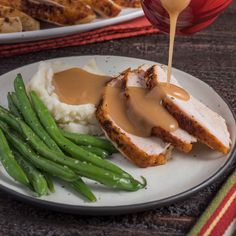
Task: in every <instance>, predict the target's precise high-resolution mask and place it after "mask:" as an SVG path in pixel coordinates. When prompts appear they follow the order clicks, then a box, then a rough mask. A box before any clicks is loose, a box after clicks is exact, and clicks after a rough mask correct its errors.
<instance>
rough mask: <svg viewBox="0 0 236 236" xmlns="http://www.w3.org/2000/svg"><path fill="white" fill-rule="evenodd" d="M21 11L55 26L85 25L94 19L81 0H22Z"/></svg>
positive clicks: (93, 14) (93, 15)
mask: <svg viewBox="0 0 236 236" xmlns="http://www.w3.org/2000/svg"><path fill="white" fill-rule="evenodd" d="M22 9H23V11H24V12H26V13H27V14H29V15H30V16H32V17H35V18H37V19H40V20H42V21H47V22H50V23H53V24H56V25H76V24H81V23H87V22H91V21H92V20H93V19H95V17H96V15H95V13H94V12H93V10H92V9H91V7H90V6H88V5H87V4H86V3H84V1H82V0H22Z"/></svg>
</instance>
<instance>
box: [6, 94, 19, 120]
mask: <svg viewBox="0 0 236 236" xmlns="http://www.w3.org/2000/svg"><path fill="white" fill-rule="evenodd" d="M7 101H8V108H9V110H10V112H11V113H12V114H13V115H14V116H16V117H20V113H19V111H18V109H17V107H16V106H15V104H14V103H13V100H12V96H11V93H8V94H7Z"/></svg>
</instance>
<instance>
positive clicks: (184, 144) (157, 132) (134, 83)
mask: <svg viewBox="0 0 236 236" xmlns="http://www.w3.org/2000/svg"><path fill="white" fill-rule="evenodd" d="M146 68H147V67H146V66H142V67H140V68H139V69H138V70H136V71H130V72H128V73H126V75H125V81H126V83H125V88H126V89H125V91H126V96H127V98H128V99H130V100H132V95H131V94H130V90H129V88H132V87H142V88H147V86H146V81H145V76H144V74H145V70H146ZM141 109H143V108H141ZM157 109H158V107H157ZM157 113H158V114H159V110H158V111H157ZM136 115H137V116H138V115H139V114H136ZM147 115H148V114H147ZM151 133H152V135H154V136H157V137H159V138H161V139H162V140H163V141H165V142H168V143H171V144H172V145H173V146H174V147H175V148H177V149H178V150H180V151H183V152H190V151H191V149H192V143H195V142H197V139H196V138H195V137H193V136H192V135H190V134H189V133H187V132H186V131H184V130H183V129H181V128H177V129H176V130H175V131H172V132H170V131H167V130H165V129H164V128H162V127H161V126H155V127H153V128H152V131H151Z"/></svg>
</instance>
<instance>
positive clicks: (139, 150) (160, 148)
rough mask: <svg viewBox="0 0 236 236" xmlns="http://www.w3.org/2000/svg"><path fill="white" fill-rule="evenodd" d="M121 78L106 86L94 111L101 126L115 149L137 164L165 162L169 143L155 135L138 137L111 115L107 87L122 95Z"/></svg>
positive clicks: (140, 165) (122, 84)
mask: <svg viewBox="0 0 236 236" xmlns="http://www.w3.org/2000/svg"><path fill="white" fill-rule="evenodd" d="M126 73H128V72H125V74H126ZM123 78H124V75H120V76H119V77H117V78H115V79H113V80H112V81H111V82H109V83H108V84H107V86H106V89H105V92H104V95H103V98H102V100H101V103H100V104H99V106H98V108H97V111H96V116H97V119H98V121H99V123H100V125H101V128H102V129H103V131H104V132H105V135H106V136H107V138H108V139H110V140H111V142H112V143H113V144H114V145H115V146H116V147H117V149H118V150H119V151H120V152H121V153H122V154H123V155H124V156H125V157H126V158H127V159H128V160H130V161H131V162H133V163H134V164H136V165H137V166H139V167H148V166H156V165H162V164H165V163H166V161H167V159H168V157H169V156H170V155H171V150H172V146H171V145H170V144H168V143H165V142H163V141H162V140H161V139H159V138H156V137H140V136H136V135H133V134H131V133H128V132H127V131H125V130H124V129H122V128H121V127H120V126H119V125H117V121H116V119H117V118H116V117H113V116H112V115H111V112H110V110H109V107H110V104H109V102H110V99H109V98H108V92H109V89H111V88H115V89H117V90H118V91H119V92H120V96H122V95H123V94H122V92H123V86H124V80H123ZM123 96H124V95H123ZM119 99H126V98H119V96H118V97H117V101H118V100H119ZM116 108H117V107H116Z"/></svg>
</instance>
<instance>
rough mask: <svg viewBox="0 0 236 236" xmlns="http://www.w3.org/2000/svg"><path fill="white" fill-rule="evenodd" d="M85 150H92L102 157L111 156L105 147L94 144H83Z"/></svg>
mask: <svg viewBox="0 0 236 236" xmlns="http://www.w3.org/2000/svg"><path fill="white" fill-rule="evenodd" d="M81 148H83V149H84V150H85V151H88V152H91V153H93V154H95V155H97V156H99V157H101V158H102V159H105V158H107V157H108V156H109V153H108V152H107V151H105V150H104V149H101V148H98V147H92V146H81Z"/></svg>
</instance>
